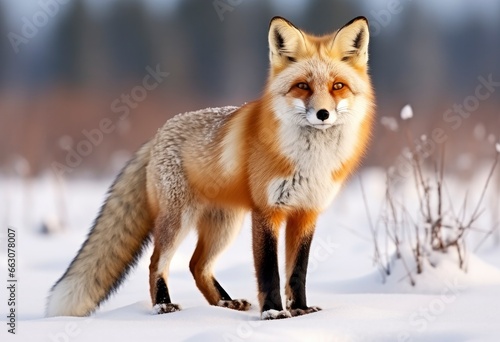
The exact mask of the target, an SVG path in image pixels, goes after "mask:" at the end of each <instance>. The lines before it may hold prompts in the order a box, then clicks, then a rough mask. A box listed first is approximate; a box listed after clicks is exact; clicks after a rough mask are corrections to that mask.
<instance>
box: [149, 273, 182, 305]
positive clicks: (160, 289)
mask: <svg viewBox="0 0 500 342" xmlns="http://www.w3.org/2000/svg"><path fill="white" fill-rule="evenodd" d="M179 310H181V307H180V306H179V305H177V304H173V303H172V301H171V300H170V295H169V293H168V287H167V283H165V280H164V279H163V278H162V277H159V278H158V280H157V281H156V298H155V303H154V306H153V314H165V313H169V312H176V311H179Z"/></svg>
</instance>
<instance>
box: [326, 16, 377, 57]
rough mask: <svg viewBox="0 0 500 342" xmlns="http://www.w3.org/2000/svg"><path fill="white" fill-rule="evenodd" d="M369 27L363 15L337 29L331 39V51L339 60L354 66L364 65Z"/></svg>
mask: <svg viewBox="0 0 500 342" xmlns="http://www.w3.org/2000/svg"><path fill="white" fill-rule="evenodd" d="M369 42H370V29H369V27H368V20H367V19H366V18H365V17H357V18H355V19H353V20H351V21H350V22H349V23H347V24H346V25H345V26H343V27H342V28H341V29H340V30H338V31H337V34H336V35H335V38H334V40H333V46H332V48H333V52H334V53H335V55H337V56H340V58H341V60H342V61H344V62H347V63H350V64H351V65H353V66H354V67H366V65H367V63H368V44H369Z"/></svg>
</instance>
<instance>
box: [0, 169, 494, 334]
mask: <svg viewBox="0 0 500 342" xmlns="http://www.w3.org/2000/svg"><path fill="white" fill-rule="evenodd" d="M362 177H363V179H364V184H365V188H366V192H367V197H368V198H369V200H370V205H371V207H373V208H371V211H372V213H376V210H377V209H376V207H377V205H378V204H379V203H380V201H381V199H382V198H383V195H384V176H383V174H382V173H381V172H380V171H377V170H371V171H366V172H364V173H363V175H362ZM110 182H111V180H107V181H92V180H78V181H71V182H69V183H68V184H66V188H65V190H64V200H63V202H62V203H65V204H66V210H67V213H68V226H69V229H68V230H66V231H64V232H60V233H57V234H52V235H45V234H41V233H40V226H41V222H42V221H43V220H47V218H49V219H50V217H51V216H54V215H55V214H57V213H58V210H59V209H58V208H59V207H58V206H59V204H60V203H59V202H58V201H57V199H56V198H57V196H56V194H57V191H55V189H56V188H55V187H54V182H53V181H52V180H51V178H50V177H45V178H42V179H40V180H37V181H34V182H33V184H31V185H30V186H28V185H26V184H23V183H21V181H19V180H12V179H6V178H0V189H1V192H0V221H1V223H2V227H3V228H2V233H4V231H5V230H6V227H7V225H10V226H12V227H14V228H16V229H17V234H18V236H17V243H18V251H17V252H18V266H17V275H18V279H19V283H18V286H19V288H18V292H17V296H18V307H17V310H18V315H19V316H18V322H17V323H18V325H17V334H16V336H12V335H11V334H8V333H7V329H8V326H7V325H6V322H5V320H6V316H7V310H8V307H7V294H6V290H5V289H6V286H7V285H6V279H7V273H6V268H7V266H6V264H7V260H6V259H7V257H6V253H5V251H6V243H5V234H4V235H2V241H1V246H2V247H1V253H0V264H1V265H2V266H1V267H0V274H1V279H2V281H4V284H2V286H1V288H2V289H3V291H2V293H3V295H2V297H1V298H2V300H1V301H0V312H1V317H2V320H3V323H2V328H1V330H2V331H1V333H0V334H1V336H2V337H1V340H2V341H6V340H8V341H58V342H67V341H93V342H97V341H157V340H165V341H177V340H187V341H284V340H287V341H440V342H441V341H499V340H500V324H499V322H500V320H499V317H500V246H495V244H494V243H493V242H490V241H488V242H487V243H485V244H483V246H482V248H481V249H479V251H478V252H477V255H470V257H469V259H468V266H469V267H468V269H469V271H468V273H464V272H463V271H460V270H459V269H458V268H457V267H456V264H455V263H453V262H451V261H450V260H452V258H448V257H440V258H437V259H436V260H435V262H434V266H431V265H426V268H425V270H424V273H423V274H422V275H421V276H419V277H417V278H416V282H417V285H416V286H415V287H412V286H411V285H409V281H408V278H407V277H406V276H405V274H406V273H405V272H404V270H403V269H402V266H401V264H400V263H399V264H395V266H394V268H393V275H392V276H391V277H389V278H388V279H387V281H386V283H385V284H383V283H382V278H381V276H380V272H379V271H378V270H377V269H376V268H375V267H374V265H373V259H372V256H373V243H372V239H371V233H370V229H369V223H368V220H367V218H366V214H365V209H364V205H363V199H362V195H361V191H360V189H359V181H358V177H354V178H353V179H352V181H351V183H350V184H348V185H347V186H346V187H345V188H344V189H343V191H342V193H341V195H340V196H339V197H338V198H337V200H336V201H335V203H334V205H333V206H332V207H331V208H330V209H329V210H328V211H327V212H325V213H324V214H323V215H322V216H321V219H320V221H319V223H318V229H317V234H316V236H315V238H314V241H313V245H312V249H311V258H310V271H309V276H308V286H307V290H308V301H309V304H310V305H318V306H320V307H322V308H323V311H321V312H319V313H314V314H310V315H306V316H302V317H296V318H292V319H286V320H279V321H260V320H259V312H258V309H257V298H256V284H255V278H254V275H253V273H254V271H253V263H252V256H251V238H250V236H251V235H250V225H249V220H248V219H247V220H246V222H245V225H244V227H243V229H242V232H241V234H240V235H239V237H238V238H237V240H236V241H235V243H234V244H233V245H232V246H231V247H230V249H228V250H227V251H226V252H225V253H224V254H223V255H222V257H221V258H220V260H219V262H218V264H217V266H216V275H217V277H218V279H219V281H220V282H221V284H222V285H223V286H224V287H225V289H226V290H227V291H228V292H229V294H230V295H231V296H233V297H234V298H246V299H248V300H250V301H251V302H252V304H253V307H252V309H251V310H250V311H249V312H236V311H231V310H228V309H224V308H217V307H210V306H209V305H208V304H207V303H206V302H205V300H204V298H203V297H202V295H201V294H200V292H199V291H198V290H197V288H196V286H195V284H194V281H193V279H192V276H191V274H190V273H189V270H188V262H189V259H190V256H191V254H192V252H193V250H194V246H195V241H196V237H195V235H194V234H192V235H190V236H189V237H188V238H187V239H186V241H185V242H184V243H183V244H182V245H181V247H180V249H179V251H178V253H177V254H176V256H175V258H174V260H173V262H172V267H171V276H170V284H169V285H170V291H171V296H172V299H173V300H174V302H176V303H179V304H181V305H182V307H183V308H184V310H183V311H181V312H178V313H172V314H166V315H160V316H154V315H151V313H150V312H151V307H150V302H149V293H148V262H149V260H148V256H149V255H147V256H144V257H143V258H142V259H141V261H140V263H139V265H138V267H137V268H136V270H135V272H133V273H132V274H131V276H130V277H129V278H128V280H127V281H126V282H125V285H124V286H123V287H122V288H121V289H120V290H119V292H118V294H117V295H115V296H113V297H112V298H111V299H110V300H109V301H108V302H106V303H105V304H104V305H103V306H102V308H101V309H100V310H99V311H98V312H97V313H96V314H95V315H93V316H91V317H89V318H74V317H57V318H49V319H47V318H44V307H45V301H46V296H47V294H48V292H49V289H50V287H51V286H52V285H53V283H54V282H55V281H56V280H57V279H58V278H59V277H60V276H61V275H62V273H63V272H64V270H65V269H66V267H67V266H68V264H69V262H70V261H71V259H72V258H73V257H74V255H75V253H76V252H77V250H78V248H79V247H80V245H81V243H82V242H83V240H84V238H85V235H86V234H87V232H88V229H89V227H90V224H91V222H92V220H93V219H94V217H95V215H96V213H97V211H98V208H99V207H100V205H101V203H102V200H103V198H104V194H105V192H106V190H107V187H108V185H109V184H110ZM469 186H470V184H464V185H462V186H461V187H460V186H459V187H456V188H458V189H460V190H462V191H463V192H465V190H466V187H469ZM58 203H59V204H58ZM27 208H29V209H27ZM485 215H486V216H487V214H485ZM487 221H488V220H487V219H485V220H483V221H481V224H483V225H485V226H486V225H488V222H487ZM489 228H490V227H484V229H489ZM471 240H472V241H471V244H470V246H471V249H472V248H473V247H474V246H475V245H476V243H477V242H478V241H480V238H479V237H476V238H474V237H471ZM491 241H493V239H491ZM282 252H283V251H282V250H281V253H282ZM149 253H150V251H148V254H149ZM282 259H283V258H281V260H282Z"/></svg>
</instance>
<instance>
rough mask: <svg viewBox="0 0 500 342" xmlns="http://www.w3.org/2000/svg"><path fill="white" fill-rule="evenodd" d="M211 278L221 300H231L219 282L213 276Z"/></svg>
mask: <svg viewBox="0 0 500 342" xmlns="http://www.w3.org/2000/svg"><path fill="white" fill-rule="evenodd" d="M212 280H213V282H214V286H215V288H216V289H217V291H219V294H220V297H221V300H232V299H231V297H230V296H229V295H228V294H227V292H226V291H225V290H224V289H223V288H222V286H221V285H220V284H219V282H218V281H217V280H216V279H215V278H212Z"/></svg>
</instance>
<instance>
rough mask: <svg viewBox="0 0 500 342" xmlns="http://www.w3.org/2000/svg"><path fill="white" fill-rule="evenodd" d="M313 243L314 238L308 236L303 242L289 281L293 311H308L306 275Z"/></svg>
mask: <svg viewBox="0 0 500 342" xmlns="http://www.w3.org/2000/svg"><path fill="white" fill-rule="evenodd" d="M311 241H312V236H308V237H306V238H304V240H303V241H302V244H301V246H300V250H299V252H298V253H297V258H296V260H295V266H294V268H293V272H292V275H291V277H290V279H289V280H288V286H289V287H290V290H291V295H292V298H289V299H291V300H292V303H291V307H290V308H291V309H307V299H306V275H307V264H308V262H309V251H310V249H311Z"/></svg>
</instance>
